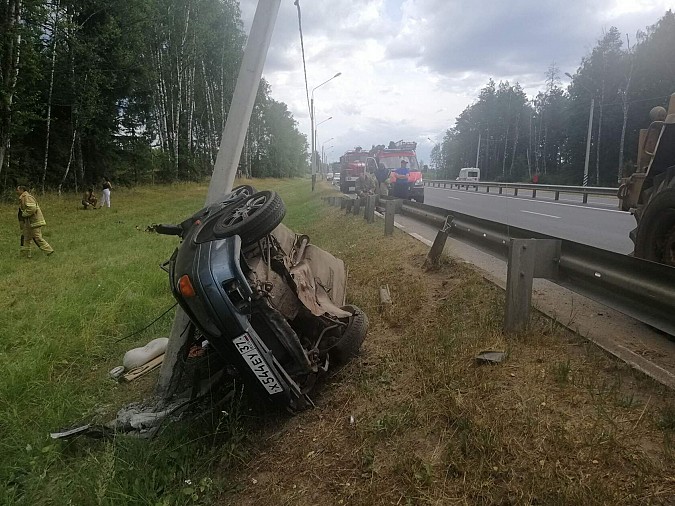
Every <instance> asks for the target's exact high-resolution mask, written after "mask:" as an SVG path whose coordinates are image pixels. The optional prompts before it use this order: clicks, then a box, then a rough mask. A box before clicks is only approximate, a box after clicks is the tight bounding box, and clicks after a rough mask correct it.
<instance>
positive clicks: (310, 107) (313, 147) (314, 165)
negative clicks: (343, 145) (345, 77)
mask: <svg viewBox="0 0 675 506" xmlns="http://www.w3.org/2000/svg"><path fill="white" fill-rule="evenodd" d="M341 75H342V72H338V73H337V74H335V75H334V76H333V77H331V78H330V79H327V80H325V81H324V82H322V83H321V84H319V85H318V86H315V87H314V88H312V99H311V101H310V105H309V120H310V128H311V136H312V191H314V184H315V182H316V156H314V153H315V152H316V138H315V137H316V136H315V131H314V128H315V127H314V91H315V90H316V89H317V88H321V86H323V85H324V84H326V83H328V82H330V81H332V80H333V79H335V78H336V77H338V76H341Z"/></svg>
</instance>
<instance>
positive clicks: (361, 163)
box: [340, 146, 369, 193]
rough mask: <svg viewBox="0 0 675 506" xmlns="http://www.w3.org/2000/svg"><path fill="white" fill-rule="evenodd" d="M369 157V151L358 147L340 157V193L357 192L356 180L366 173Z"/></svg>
mask: <svg viewBox="0 0 675 506" xmlns="http://www.w3.org/2000/svg"><path fill="white" fill-rule="evenodd" d="M368 156H369V153H368V152H367V151H364V150H363V148H361V147H360V146H357V147H355V148H354V149H352V150H349V151H347V152H346V153H345V154H344V155H342V156H341V157H340V191H341V192H342V193H349V192H353V191H356V180H357V179H358V178H359V176H360V175H361V174H363V173H364V172H365V170H366V161H367V158H368Z"/></svg>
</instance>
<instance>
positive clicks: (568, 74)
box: [565, 72, 574, 79]
mask: <svg viewBox="0 0 675 506" xmlns="http://www.w3.org/2000/svg"><path fill="white" fill-rule="evenodd" d="M565 75H566V76H567V77H569V78H570V79H574V77H572V74H570V73H569V72H565Z"/></svg>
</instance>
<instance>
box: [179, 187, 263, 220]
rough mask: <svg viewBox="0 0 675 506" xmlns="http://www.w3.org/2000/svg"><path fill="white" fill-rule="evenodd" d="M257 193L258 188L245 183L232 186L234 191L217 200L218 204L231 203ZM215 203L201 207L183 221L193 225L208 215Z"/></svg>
mask: <svg viewBox="0 0 675 506" xmlns="http://www.w3.org/2000/svg"><path fill="white" fill-rule="evenodd" d="M254 193H256V189H255V188H254V187H253V186H251V185H248V184H243V185H241V186H235V187H234V188H232V191H231V192H229V193H226V194H225V196H224V197H223V199H222V200H219V201H218V202H216V204H221V205H223V204H224V205H229V204H232V203H234V202H236V201H237V200H239V199H242V198H244V197H250V196H251V195H253V194H254ZM212 208H213V205H210V206H206V207H203V208H201V209H200V210H199V211H197V212H196V213H194V214H193V215H192V216H190V217H189V218H188V219H187V220H185V221H184V222H183V223H184V224H187V225H188V226H191V225H192V223H194V222H195V220H201V219H204V218H206V217H207V212H208V211H209V209H212Z"/></svg>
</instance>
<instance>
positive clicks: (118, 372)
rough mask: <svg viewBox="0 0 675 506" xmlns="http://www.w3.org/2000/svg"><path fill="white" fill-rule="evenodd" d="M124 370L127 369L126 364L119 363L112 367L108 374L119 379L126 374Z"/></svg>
mask: <svg viewBox="0 0 675 506" xmlns="http://www.w3.org/2000/svg"><path fill="white" fill-rule="evenodd" d="M124 371H125V369H124V366H123V365H118V366H117V367H113V368H112V369H110V372H109V373H108V375H109V376H110V377H111V378H112V379H114V380H119V379H120V376H122V375H123V374H124Z"/></svg>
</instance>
